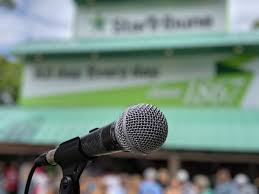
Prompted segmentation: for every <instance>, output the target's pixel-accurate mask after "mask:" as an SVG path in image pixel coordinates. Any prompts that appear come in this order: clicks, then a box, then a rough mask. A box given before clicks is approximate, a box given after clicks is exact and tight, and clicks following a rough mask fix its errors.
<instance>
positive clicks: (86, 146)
mask: <svg viewBox="0 0 259 194" xmlns="http://www.w3.org/2000/svg"><path fill="white" fill-rule="evenodd" d="M167 133H168V125H167V121H166V118H165V117H164V115H163V113H162V112H161V111H160V110H159V109H158V108H156V107H155V106H152V105H149V104H138V105H135V106H131V107H129V108H128V109H127V110H126V111H125V112H123V114H122V115H121V116H120V117H119V119H118V120H117V121H114V122H112V123H110V124H108V125H106V126H104V127H101V128H95V129H92V130H90V131H89V134H87V135H85V136H83V137H81V138H79V137H77V138H74V139H71V140H68V141H66V142H64V143H62V144H60V145H59V146H58V147H57V148H56V149H53V150H50V151H49V152H47V153H44V154H42V155H41V156H39V157H38V158H37V159H36V160H35V161H36V163H37V164H38V165H40V166H43V165H56V164H59V165H60V164H61V163H63V162H64V160H65V161H66V163H69V162H73V161H74V160H78V159H82V156H83V157H85V158H86V159H89V158H94V157H97V156H101V155H105V154H111V153H114V152H120V151H127V152H133V153H142V154H148V153H150V152H152V151H154V150H157V149H158V148H159V147H160V146H161V145H162V144H163V143H164V142H165V140H166V137H167ZM78 153H79V154H78Z"/></svg>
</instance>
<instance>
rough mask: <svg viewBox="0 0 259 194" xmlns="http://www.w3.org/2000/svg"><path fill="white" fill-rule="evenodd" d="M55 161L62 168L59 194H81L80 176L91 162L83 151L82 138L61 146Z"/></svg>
mask: <svg viewBox="0 0 259 194" xmlns="http://www.w3.org/2000/svg"><path fill="white" fill-rule="evenodd" d="M55 161H56V162H57V164H59V165H60V166H61V168H62V172H63V178H62V179H61V183H60V188H59V194H80V184H79V179H80V176H81V174H82V172H83V170H84V169H85V167H86V166H87V164H88V163H89V162H90V161H91V160H90V158H88V157H87V156H86V155H85V154H84V153H83V152H82V149H81V142H80V138H79V137H76V138H73V139H71V140H68V141H66V142H64V143H62V144H60V145H59V147H58V149H57V151H56V153H55Z"/></svg>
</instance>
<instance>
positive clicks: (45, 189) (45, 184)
mask: <svg viewBox="0 0 259 194" xmlns="http://www.w3.org/2000/svg"><path fill="white" fill-rule="evenodd" d="M31 191H32V194H48V193H49V177H48V175H47V174H46V173H45V171H44V169H43V168H42V167H39V168H37V169H36V171H35V176H34V178H33V179H32V187H31Z"/></svg>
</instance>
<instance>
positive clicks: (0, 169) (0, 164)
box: [0, 161, 6, 194]
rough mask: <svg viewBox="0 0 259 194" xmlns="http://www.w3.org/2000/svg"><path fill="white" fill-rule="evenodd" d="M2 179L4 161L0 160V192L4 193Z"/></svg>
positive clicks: (0, 193)
mask: <svg viewBox="0 0 259 194" xmlns="http://www.w3.org/2000/svg"><path fill="white" fill-rule="evenodd" d="M4 180H5V179H4V163H3V162H1V161H0V194H6V192H5V188H4V184H5V183H4Z"/></svg>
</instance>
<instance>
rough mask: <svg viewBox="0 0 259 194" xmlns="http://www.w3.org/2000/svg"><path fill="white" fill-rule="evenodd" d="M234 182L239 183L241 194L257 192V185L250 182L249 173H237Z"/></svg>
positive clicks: (254, 193) (255, 193)
mask: <svg viewBox="0 0 259 194" xmlns="http://www.w3.org/2000/svg"><path fill="white" fill-rule="evenodd" d="M234 182H235V183H236V184H237V187H238V191H239V194H257V189H256V187H255V186H254V185H252V184H251V183H250V181H249V178H248V176H247V175H245V174H241V173H240V174H237V175H236V176H235V178H234Z"/></svg>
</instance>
